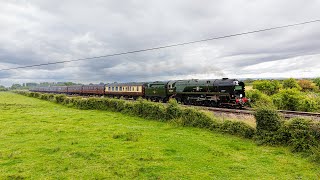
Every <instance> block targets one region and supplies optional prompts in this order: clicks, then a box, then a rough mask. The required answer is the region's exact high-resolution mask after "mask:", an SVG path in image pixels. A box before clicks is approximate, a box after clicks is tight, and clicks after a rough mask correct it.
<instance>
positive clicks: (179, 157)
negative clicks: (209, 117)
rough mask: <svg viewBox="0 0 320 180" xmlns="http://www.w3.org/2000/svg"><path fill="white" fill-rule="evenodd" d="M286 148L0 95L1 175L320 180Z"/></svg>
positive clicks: (315, 166)
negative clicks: (260, 144) (258, 144)
mask: <svg viewBox="0 0 320 180" xmlns="http://www.w3.org/2000/svg"><path fill="white" fill-rule="evenodd" d="M318 165H319V164H313V163H311V162H310V161H308V160H307V159H304V158H302V157H300V156H299V155H297V154H292V153H290V151H289V150H288V149H286V148H281V147H265V146H257V145H256V144H255V143H254V142H252V141H251V140H245V139H241V138H238V137H234V136H230V135H223V134H219V133H214V132H209V131H206V130H203V129H202V130H201V129H197V128H187V127H176V126H174V125H173V124H168V123H161V122H156V121H150V120H145V119H142V118H137V117H130V116H127V115H123V114H120V113H114V112H107V111H96V110H78V109H73V108H67V107H65V106H62V105H58V104H55V103H52V102H48V101H42V100H39V99H35V98H29V97H25V96H22V95H17V94H12V93H7V92H1V93H0V179H23V178H26V179H44V178H45V179H103V178H106V179H120V178H122V179H132V178H136V179H319V178H320V170H319V168H318Z"/></svg>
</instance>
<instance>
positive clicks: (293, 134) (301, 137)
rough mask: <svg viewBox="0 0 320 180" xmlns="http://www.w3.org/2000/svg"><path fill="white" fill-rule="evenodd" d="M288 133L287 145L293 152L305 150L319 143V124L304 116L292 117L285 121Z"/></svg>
mask: <svg viewBox="0 0 320 180" xmlns="http://www.w3.org/2000/svg"><path fill="white" fill-rule="evenodd" d="M285 126H286V128H287V130H288V132H289V134H290V140H289V141H288V143H289V145H290V146H291V147H292V148H293V151H295V152H307V151H310V150H311V149H312V148H315V147H317V146H318V145H319V143H320V125H319V123H314V122H312V121H311V120H308V119H304V118H292V119H290V121H288V122H286V123H285Z"/></svg>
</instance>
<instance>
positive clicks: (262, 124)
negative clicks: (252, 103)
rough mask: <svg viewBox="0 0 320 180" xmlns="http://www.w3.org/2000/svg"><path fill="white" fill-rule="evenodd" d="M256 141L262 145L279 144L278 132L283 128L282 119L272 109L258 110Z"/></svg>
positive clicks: (262, 108) (260, 108)
mask: <svg viewBox="0 0 320 180" xmlns="http://www.w3.org/2000/svg"><path fill="white" fill-rule="evenodd" d="M254 116H255V118H256V123H257V126H256V129H257V134H256V135H257V136H256V139H257V140H258V142H259V143H262V144H279V137H278V135H279V134H278V130H279V129H280V128H281V117H280V115H279V113H278V112H277V111H276V110H275V109H272V108H270V107H259V108H258V109H256V111H255V114H254Z"/></svg>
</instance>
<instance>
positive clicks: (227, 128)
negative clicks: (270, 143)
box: [220, 120, 255, 138]
mask: <svg viewBox="0 0 320 180" xmlns="http://www.w3.org/2000/svg"><path fill="white" fill-rule="evenodd" d="M220 131H222V132H225V133H228V134H233V135H238V136H242V137H245V138H252V137H253V136H254V134H255V130H254V129H253V128H252V127H250V126H248V125H247V124H244V123H242V122H239V121H229V120H226V121H223V123H222V125H221V126H220Z"/></svg>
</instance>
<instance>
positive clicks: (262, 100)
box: [246, 89, 273, 107]
mask: <svg viewBox="0 0 320 180" xmlns="http://www.w3.org/2000/svg"><path fill="white" fill-rule="evenodd" d="M246 97H247V98H249V99H250V102H249V106H250V107H257V106H273V103H272V99H271V98H270V97H269V96H268V95H266V94H264V93H262V92H261V91H259V90H257V89H252V90H249V91H247V92H246Z"/></svg>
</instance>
